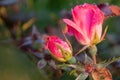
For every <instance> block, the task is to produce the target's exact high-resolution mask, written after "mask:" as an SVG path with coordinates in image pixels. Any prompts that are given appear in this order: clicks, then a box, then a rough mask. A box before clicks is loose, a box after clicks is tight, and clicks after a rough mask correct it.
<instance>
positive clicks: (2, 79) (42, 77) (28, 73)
mask: <svg viewBox="0 0 120 80" xmlns="http://www.w3.org/2000/svg"><path fill="white" fill-rule="evenodd" d="M83 3H95V4H101V3H109V4H110V5H116V6H120V0H19V1H18V0H0V13H1V14H0V80H56V79H54V78H53V74H52V70H51V71H47V70H45V69H46V68H45V69H44V68H43V69H39V68H38V67H37V65H36V63H34V62H33V61H31V60H30V59H29V57H28V56H27V55H26V52H24V51H22V50H20V49H19V48H18V47H16V44H15V43H16V42H15V41H16V39H17V40H19V39H20V38H21V34H22V35H28V34H29V33H31V30H32V26H33V25H36V27H37V29H38V31H39V32H40V33H42V34H49V35H58V36H61V35H60V34H61V33H60V26H62V25H61V23H62V22H61V19H62V18H64V17H68V18H71V14H70V10H71V8H72V7H74V6H75V5H77V4H83ZM25 23H27V24H26V25H27V26H26V25H24V24H25ZM18 25H19V27H16V26H18ZM21 26H22V28H23V30H22V31H21ZM105 26H108V32H107V35H106V39H105V40H104V41H103V42H102V43H101V44H99V45H98V48H99V49H98V50H99V52H98V59H99V60H105V59H109V58H112V57H117V56H120V17H119V16H113V17H110V18H108V19H106V20H105V22H104V26H103V28H104V27H105ZM73 45H75V44H73ZM77 48H78V47H77ZM108 68H109V69H111V70H110V71H111V72H112V75H113V78H114V79H113V80H120V61H117V62H115V63H113V64H111V65H110V66H108ZM47 69H49V68H47ZM60 80H73V79H72V78H71V77H69V76H68V75H67V74H66V75H65V76H63V77H62V78H60Z"/></svg>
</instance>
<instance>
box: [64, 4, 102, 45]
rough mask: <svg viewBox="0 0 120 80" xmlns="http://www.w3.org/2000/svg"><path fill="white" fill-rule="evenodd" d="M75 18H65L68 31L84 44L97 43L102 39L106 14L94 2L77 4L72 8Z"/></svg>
mask: <svg viewBox="0 0 120 80" xmlns="http://www.w3.org/2000/svg"><path fill="white" fill-rule="evenodd" d="M71 11H72V16H73V20H69V19H63V21H64V22H65V23H66V24H67V30H68V31H67V32H68V34H69V35H74V36H75V38H76V39H77V41H78V42H79V43H81V44H82V45H93V44H97V43H99V42H100V40H101V34H102V24H103V20H104V14H103V13H102V11H101V10H100V9H99V8H98V7H97V6H96V5H94V4H87V3H85V4H83V5H77V6H75V7H74V8H73V9H72V10H71Z"/></svg>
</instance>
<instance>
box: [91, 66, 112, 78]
mask: <svg viewBox="0 0 120 80" xmlns="http://www.w3.org/2000/svg"><path fill="white" fill-rule="evenodd" d="M92 77H93V79H94V80H112V75H111V73H110V71H109V70H108V69H107V68H102V69H96V70H94V71H93V72H92Z"/></svg>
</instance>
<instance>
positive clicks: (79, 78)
mask: <svg viewBox="0 0 120 80" xmlns="http://www.w3.org/2000/svg"><path fill="white" fill-rule="evenodd" d="M87 77H88V73H86V72H83V73H81V74H80V75H79V76H78V77H77V78H76V79H75V80H85V79H86V78H87Z"/></svg>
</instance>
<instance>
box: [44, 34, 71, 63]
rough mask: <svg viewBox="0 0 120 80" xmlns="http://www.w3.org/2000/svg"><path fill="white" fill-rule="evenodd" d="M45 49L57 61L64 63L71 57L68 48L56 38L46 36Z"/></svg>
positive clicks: (65, 43)
mask: <svg viewBox="0 0 120 80" xmlns="http://www.w3.org/2000/svg"><path fill="white" fill-rule="evenodd" d="M46 48H47V49H48V50H49V51H50V53H51V55H52V56H53V57H54V58H56V59H57V60H59V61H62V62H65V61H67V60H69V59H71V57H72V50H71V48H70V46H69V45H68V44H67V42H65V41H63V40H61V39H60V38H58V37H57V36H48V39H47V41H46Z"/></svg>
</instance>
